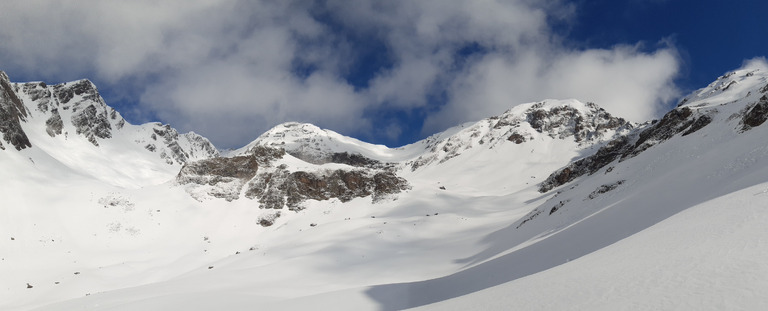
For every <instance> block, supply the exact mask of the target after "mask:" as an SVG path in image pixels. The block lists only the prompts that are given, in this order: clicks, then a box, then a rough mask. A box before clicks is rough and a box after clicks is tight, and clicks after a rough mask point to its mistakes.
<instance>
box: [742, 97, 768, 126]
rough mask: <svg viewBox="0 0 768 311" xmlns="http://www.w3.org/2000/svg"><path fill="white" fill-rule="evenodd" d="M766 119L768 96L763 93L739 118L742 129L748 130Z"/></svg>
mask: <svg viewBox="0 0 768 311" xmlns="http://www.w3.org/2000/svg"><path fill="white" fill-rule="evenodd" d="M766 119H768V97H767V96H766V95H763V97H761V98H760V100H759V101H758V102H757V103H755V104H754V106H753V107H752V108H750V109H749V111H748V112H747V113H746V114H744V117H743V118H742V120H741V123H742V128H741V130H742V131H748V130H750V129H751V128H753V127H757V126H760V125H761V124H763V123H764V122H765V120H766Z"/></svg>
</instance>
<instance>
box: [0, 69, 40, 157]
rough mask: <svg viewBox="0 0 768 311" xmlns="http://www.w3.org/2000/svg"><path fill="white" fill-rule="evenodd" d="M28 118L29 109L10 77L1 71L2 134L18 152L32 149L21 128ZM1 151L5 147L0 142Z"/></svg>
mask: <svg viewBox="0 0 768 311" xmlns="http://www.w3.org/2000/svg"><path fill="white" fill-rule="evenodd" d="M26 117H27V109H26V107H25V106H24V103H22V102H21V100H20V99H19V97H18V96H17V95H16V91H15V90H14V88H13V87H12V86H11V83H10V81H9V79H8V75H6V74H5V72H2V71H0V133H2V134H3V140H5V142H6V143H9V144H10V145H11V146H13V147H14V148H16V150H22V149H24V148H28V147H32V143H30V141H29V138H28V137H27V134H26V133H25V132H24V130H23V129H22V128H21V122H23V121H25V118H26ZM0 149H5V146H4V145H3V144H2V142H0Z"/></svg>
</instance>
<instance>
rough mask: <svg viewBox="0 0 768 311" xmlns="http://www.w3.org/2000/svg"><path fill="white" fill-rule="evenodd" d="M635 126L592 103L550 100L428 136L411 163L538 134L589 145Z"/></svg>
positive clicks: (414, 165) (521, 141) (520, 141)
mask: <svg viewBox="0 0 768 311" xmlns="http://www.w3.org/2000/svg"><path fill="white" fill-rule="evenodd" d="M632 128H633V125H632V123H629V122H627V121H626V120H624V119H622V118H617V117H613V116H611V114H609V113H608V112H607V111H605V110H604V109H602V108H600V107H598V106H597V105H595V104H593V103H586V104H582V103H580V102H577V101H547V102H539V103H531V104H524V105H520V106H518V107H515V108H513V109H511V110H508V111H507V112H505V113H504V114H502V115H500V116H497V117H491V118H488V119H485V120H482V121H480V122H478V123H476V124H474V125H472V126H471V127H469V128H467V129H464V130H462V131H460V132H459V134H457V135H453V136H451V137H448V138H445V139H434V138H428V139H427V142H428V146H427V149H429V152H428V153H427V154H425V155H423V156H420V157H419V158H417V159H416V160H414V161H413V162H411V163H409V165H410V167H411V170H412V171H415V170H417V169H418V168H420V167H422V166H425V165H428V164H430V163H433V162H437V163H444V162H446V161H448V160H450V159H452V158H455V157H457V156H459V155H461V154H462V152H463V151H464V150H468V149H470V148H474V147H477V146H480V145H482V146H486V147H487V148H489V149H492V148H494V147H495V146H497V145H498V144H501V143H507V142H511V143H514V144H518V145H519V144H524V143H525V142H526V141H530V140H531V139H533V137H534V136H536V135H539V134H543V135H546V136H548V137H550V138H553V139H562V140H566V139H573V141H574V142H577V143H579V144H584V145H590V144H593V143H595V142H598V141H601V140H603V139H609V138H610V137H611V136H612V135H614V133H616V132H619V131H628V130H630V129H632Z"/></svg>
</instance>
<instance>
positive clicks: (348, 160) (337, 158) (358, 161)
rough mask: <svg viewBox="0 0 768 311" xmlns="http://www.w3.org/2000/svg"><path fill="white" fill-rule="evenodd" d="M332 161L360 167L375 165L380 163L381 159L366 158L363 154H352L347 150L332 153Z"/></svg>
mask: <svg viewBox="0 0 768 311" xmlns="http://www.w3.org/2000/svg"><path fill="white" fill-rule="evenodd" d="M330 162H331V163H340V164H347V165H351V166H358V167H373V166H375V165H377V164H379V161H376V160H373V159H370V158H366V157H365V156H363V155H361V154H350V153H347V152H337V153H334V154H331V161H330Z"/></svg>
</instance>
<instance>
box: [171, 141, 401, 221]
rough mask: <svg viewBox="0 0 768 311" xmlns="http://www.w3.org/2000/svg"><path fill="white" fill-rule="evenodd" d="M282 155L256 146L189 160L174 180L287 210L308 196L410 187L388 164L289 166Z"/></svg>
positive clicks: (376, 194) (351, 195)
mask: <svg viewBox="0 0 768 311" xmlns="http://www.w3.org/2000/svg"><path fill="white" fill-rule="evenodd" d="M285 155H286V151H285V150H283V149H278V148H271V147H265V146H255V147H253V148H251V149H249V151H248V153H247V154H246V155H242V156H235V157H231V158H216V159H208V160H202V161H196V162H191V163H188V164H186V165H185V166H184V167H183V168H182V169H181V172H180V173H179V175H178V176H177V178H176V181H177V182H178V183H180V184H195V185H197V186H200V187H192V189H190V193H192V194H193V195H194V193H195V192H196V191H200V190H202V191H203V192H204V193H205V194H207V195H210V196H214V197H218V198H224V199H226V200H228V201H232V200H237V199H239V198H240V194H241V193H244V195H245V197H246V198H248V199H252V200H257V201H258V202H259V203H260V204H259V206H260V207H261V208H266V209H282V208H284V207H287V208H288V209H289V210H300V209H302V208H303V207H302V203H303V202H305V201H307V200H318V201H322V200H328V199H334V198H335V199H339V200H340V201H341V202H347V201H350V200H352V199H355V198H362V197H368V196H371V197H372V201H374V202H376V201H379V200H381V199H384V198H386V197H387V196H389V195H392V194H396V193H399V192H400V191H403V190H406V189H408V188H409V185H408V182H407V181H406V180H405V179H403V178H400V177H398V176H397V175H395V173H394V172H392V171H390V170H382V169H375V168H370V167H357V168H355V167H353V166H350V169H323V168H322V167H318V168H317V169H315V170H312V171H307V170H289V168H288V166H287V165H285V164H278V162H280V161H279V160H280V159H282V158H283V157H284V156H285Z"/></svg>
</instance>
